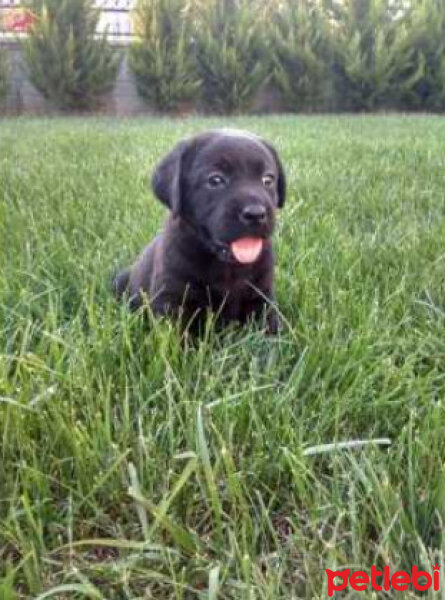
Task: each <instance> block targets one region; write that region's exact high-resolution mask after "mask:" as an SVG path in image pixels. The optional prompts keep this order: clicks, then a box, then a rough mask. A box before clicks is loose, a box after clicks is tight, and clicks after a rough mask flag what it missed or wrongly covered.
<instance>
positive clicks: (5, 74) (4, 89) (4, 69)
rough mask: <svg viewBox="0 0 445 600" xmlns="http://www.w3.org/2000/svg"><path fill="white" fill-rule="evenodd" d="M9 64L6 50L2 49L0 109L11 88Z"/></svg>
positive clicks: (0, 56)
mask: <svg viewBox="0 0 445 600" xmlns="http://www.w3.org/2000/svg"><path fill="white" fill-rule="evenodd" d="M8 80H9V62H8V56H7V53H6V50H4V49H2V48H0V107H1V105H2V104H3V102H4V101H5V99H6V94H7V93H8V88H9V85H8V84H9V81H8Z"/></svg>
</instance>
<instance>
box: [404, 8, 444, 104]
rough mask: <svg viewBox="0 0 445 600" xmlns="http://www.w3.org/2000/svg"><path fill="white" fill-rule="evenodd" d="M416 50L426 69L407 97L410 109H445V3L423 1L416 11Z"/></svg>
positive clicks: (414, 28) (414, 17)
mask: <svg viewBox="0 0 445 600" xmlns="http://www.w3.org/2000/svg"><path fill="white" fill-rule="evenodd" d="M411 18H412V23H411V30H412V37H413V38H414V39H413V48H414V52H415V54H416V57H417V60H418V62H419V63H420V64H422V65H423V69H422V72H421V74H420V76H419V77H418V78H417V80H416V82H415V85H414V90H413V91H412V93H411V94H409V95H405V98H404V100H405V104H406V105H407V106H408V108H414V109H421V110H432V111H443V110H444V109H445V0H419V1H418V2H417V3H416V6H415V7H414V8H413V10H412V17H411Z"/></svg>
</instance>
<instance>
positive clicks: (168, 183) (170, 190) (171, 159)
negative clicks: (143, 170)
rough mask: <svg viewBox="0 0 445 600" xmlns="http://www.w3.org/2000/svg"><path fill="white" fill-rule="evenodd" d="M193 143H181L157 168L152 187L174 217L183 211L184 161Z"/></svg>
mask: <svg viewBox="0 0 445 600" xmlns="http://www.w3.org/2000/svg"><path fill="white" fill-rule="evenodd" d="M190 145H191V142H189V141H187V142H181V143H180V144H178V145H177V146H176V148H174V149H173V150H172V151H171V152H170V154H167V156H166V157H165V158H164V159H163V160H162V161H161V162H160V163H159V165H158V166H157V167H156V170H155V172H154V173H153V177H152V179H151V185H152V188H153V192H154V193H155V195H156V197H157V198H159V200H160V201H161V202H162V203H163V204H165V205H166V206H167V207H168V208H170V210H171V211H172V213H173V214H174V215H177V214H179V212H180V210H181V201H182V197H183V194H184V181H183V177H182V173H183V161H184V155H185V153H186V152H187V150H188V149H189V147H190Z"/></svg>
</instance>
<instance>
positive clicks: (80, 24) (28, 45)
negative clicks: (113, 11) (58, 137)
mask: <svg viewBox="0 0 445 600" xmlns="http://www.w3.org/2000/svg"><path fill="white" fill-rule="evenodd" d="M31 6H32V9H33V10H34V11H35V13H36V15H37V20H36V23H35V24H34V26H33V27H32V28H31V30H30V33H29V36H28V38H27V39H26V41H25V42H24V50H25V59H26V63H27V66H28V71H29V77H30V80H31V81H32V83H33V84H34V85H35V86H36V88H37V89H38V90H40V91H41V92H42V94H43V95H44V96H45V98H47V99H48V100H49V101H51V102H52V103H53V104H54V105H55V106H57V107H58V108H59V109H62V110H73V109H74V110H84V109H89V108H94V107H95V106H97V105H98V104H100V101H101V99H102V97H103V95H104V94H105V93H106V92H108V91H109V90H110V89H111V88H112V86H113V84H114V81H115V78H116V74H117V69H118V66H119V58H120V57H119V54H118V53H117V51H116V50H115V49H113V48H112V47H110V45H109V44H108V42H107V37H106V35H105V34H104V35H101V36H98V35H97V34H96V35H95V31H96V26H97V22H98V19H99V13H98V11H97V10H96V9H95V8H94V6H93V0H33V1H32V2H31Z"/></svg>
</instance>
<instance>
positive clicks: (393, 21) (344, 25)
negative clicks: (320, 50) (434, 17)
mask: <svg viewBox="0 0 445 600" xmlns="http://www.w3.org/2000/svg"><path fill="white" fill-rule="evenodd" d="M334 6H335V8H334V10H333V20H334V22H335V35H333V40H334V48H333V55H334V62H333V72H334V83H335V88H336V93H337V97H338V98H339V106H340V108H343V109H352V110H373V109H378V108H382V107H383V108H394V107H396V106H398V104H399V103H400V99H401V98H402V97H403V96H406V95H408V94H409V93H410V91H411V90H413V88H414V86H415V84H416V82H417V81H418V79H419V78H420V76H421V73H422V64H421V62H420V61H419V60H418V58H417V57H416V53H415V48H414V47H413V43H412V42H413V39H412V28H411V26H410V25H411V23H410V19H409V16H410V13H409V11H407V10H405V11H402V10H401V9H400V7H398V6H395V4H394V3H393V2H391V0H348V1H347V2H345V3H344V4H342V5H334Z"/></svg>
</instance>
